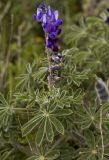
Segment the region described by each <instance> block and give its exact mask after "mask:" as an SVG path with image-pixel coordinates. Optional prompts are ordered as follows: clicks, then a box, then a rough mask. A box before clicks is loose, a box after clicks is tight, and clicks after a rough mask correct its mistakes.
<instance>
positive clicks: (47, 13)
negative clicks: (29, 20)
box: [34, 4, 63, 52]
mask: <svg viewBox="0 0 109 160" xmlns="http://www.w3.org/2000/svg"><path fill="white" fill-rule="evenodd" d="M58 16H59V14H58V11H57V10H55V11H53V10H52V9H51V7H50V6H48V8H46V6H45V4H41V5H40V6H39V7H38V8H37V12H36V14H34V19H35V20H36V21H38V22H41V23H42V27H43V30H44V32H45V34H46V38H45V43H46V47H47V48H50V49H51V50H52V51H53V52H58V50H59V48H58V44H57V42H58V35H60V33H61V28H60V27H61V25H62V23H63V21H62V19H58Z"/></svg>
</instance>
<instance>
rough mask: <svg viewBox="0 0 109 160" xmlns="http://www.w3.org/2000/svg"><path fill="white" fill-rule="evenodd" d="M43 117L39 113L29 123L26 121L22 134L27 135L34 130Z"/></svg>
mask: <svg viewBox="0 0 109 160" xmlns="http://www.w3.org/2000/svg"><path fill="white" fill-rule="evenodd" d="M42 119H43V117H42V116H41V115H40V114H39V115H38V114H37V115H36V116H35V117H33V118H32V119H31V120H30V121H28V122H27V123H25V124H24V125H23V126H22V129H21V131H22V135H23V136H26V135H28V134H29V133H31V132H32V130H33V129H34V128H35V127H36V126H37V125H38V124H39V123H40V122H41V121H42Z"/></svg>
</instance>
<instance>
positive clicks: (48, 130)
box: [46, 118, 54, 142]
mask: <svg viewBox="0 0 109 160" xmlns="http://www.w3.org/2000/svg"><path fill="white" fill-rule="evenodd" d="M46 137H47V140H48V141H49V142H52V141H53V138H54V132H53V127H52V124H51V122H50V119H49V118H47V122H46Z"/></svg>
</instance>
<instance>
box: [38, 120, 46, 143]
mask: <svg viewBox="0 0 109 160" xmlns="http://www.w3.org/2000/svg"><path fill="white" fill-rule="evenodd" d="M45 129H46V120H45V119H44V121H43V122H42V123H41V125H40V127H39V128H38V131H37V135H36V143H37V145H39V146H40V145H41V143H42V141H43V138H44V134H45Z"/></svg>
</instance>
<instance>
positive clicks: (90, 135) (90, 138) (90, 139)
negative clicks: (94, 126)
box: [84, 130, 95, 149]
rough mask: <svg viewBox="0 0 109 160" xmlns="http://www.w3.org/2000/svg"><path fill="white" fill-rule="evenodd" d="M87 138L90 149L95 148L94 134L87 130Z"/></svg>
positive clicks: (85, 133)
mask: <svg viewBox="0 0 109 160" xmlns="http://www.w3.org/2000/svg"><path fill="white" fill-rule="evenodd" d="M84 135H85V138H86V143H87V145H88V146H89V147H91V148H92V149H93V148H95V137H94V134H93V132H91V131H90V130H86V131H85V132H84Z"/></svg>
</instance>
